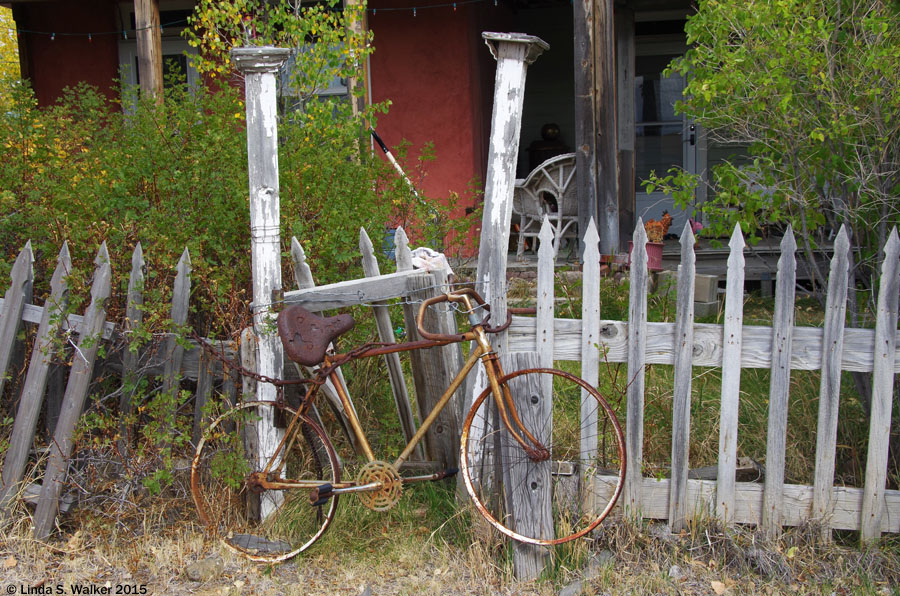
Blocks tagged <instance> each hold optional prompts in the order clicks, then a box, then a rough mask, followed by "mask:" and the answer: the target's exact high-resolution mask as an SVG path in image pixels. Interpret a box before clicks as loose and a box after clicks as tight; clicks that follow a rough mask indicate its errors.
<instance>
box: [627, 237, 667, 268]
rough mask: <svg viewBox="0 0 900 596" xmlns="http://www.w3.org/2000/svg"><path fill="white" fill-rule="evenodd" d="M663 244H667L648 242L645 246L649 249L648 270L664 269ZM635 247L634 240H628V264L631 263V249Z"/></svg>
mask: <svg viewBox="0 0 900 596" xmlns="http://www.w3.org/2000/svg"><path fill="white" fill-rule="evenodd" d="M663 246H665V245H664V244H663V243H662V242H647V244H645V245H644V247H645V248H646V249H647V270H648V271H662V268H663V266H662V253H663ZM632 248H633V245H632V242H631V241H629V242H628V265H629V266H630V265H631V249H632Z"/></svg>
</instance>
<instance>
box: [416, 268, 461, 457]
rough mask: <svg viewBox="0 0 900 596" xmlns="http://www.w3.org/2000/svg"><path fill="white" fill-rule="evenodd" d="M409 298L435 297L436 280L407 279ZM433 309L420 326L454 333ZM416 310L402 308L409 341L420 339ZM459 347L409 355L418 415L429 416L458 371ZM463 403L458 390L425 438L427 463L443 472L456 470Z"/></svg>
mask: <svg viewBox="0 0 900 596" xmlns="http://www.w3.org/2000/svg"><path fill="white" fill-rule="evenodd" d="M408 283H409V290H410V291H409V296H410V300H412V301H414V302H418V301H422V300H427V299H428V298H432V297H433V296H437V295H438V293H439V292H438V291H437V288H435V278H434V276H432V275H429V274H427V273H422V274H420V275H417V276H415V277H410V278H409V280H408ZM437 308H440V306H438V307H436V308H430V309H428V310H427V311H426V312H425V316H424V318H423V321H422V324H423V326H424V328H425V329H426V330H429V331H431V332H433V333H439V334H442V335H451V334H454V333H456V325H453V326H452V327H450V325H448V321H447V318H446V317H444V316H443V315H442V313H441V312H439V311H438V310H437ZM418 310H419V309H418V306H417V305H414V304H407V305H405V306H404V307H403V314H404V317H405V324H406V335H407V339H408V340H410V341H417V340H419V339H421V338H420V337H419V334H418V332H417V331H416V319H415V317H416V315H417V314H418ZM458 349H459V344H455V345H447V346H440V347H435V348H428V349H424V350H414V351H412V352H410V355H409V356H410V367H411V369H412V377H413V382H414V385H415V388H416V402H417V403H418V405H419V411H420V412H426V413H427V412H431V410H432V409H433V408H434V406H435V404H437V403H438V401H439V400H440V398H441V396H442V395H443V393H444V391H445V390H446V389H447V388H448V387H449V386H450V382H451V381H452V380H453V378H454V377H455V376H456V372H457V371H458V370H459V361H458V360H457V357H456V354H457V350H458ZM462 399H463V390H462V389H457V391H456V396H455V397H454V398H453V401H451V403H450V404H449V405H448V406H447V407H445V408H444V410H443V411H442V412H441V413H440V414H439V415H438V417H437V418H436V419H435V421H434V423H433V424H432V425H431V428H430V429H429V430H428V432H427V433H426V434H425V441H424V442H425V452H426V453H427V455H428V459H429V460H430V461H434V462H439V463H440V465H441V466H443V467H444V468H448V467H449V468H452V467H456V463H457V460H458V457H459V433H460V429H461V427H462V422H461V420H460V415H459V414H460V413H459V409H458V404H459V403H460V402H461V401H462Z"/></svg>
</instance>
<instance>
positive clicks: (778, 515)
mask: <svg viewBox="0 0 900 596" xmlns="http://www.w3.org/2000/svg"><path fill="white" fill-rule="evenodd" d="M796 250H797V243H796V241H795V240H794V230H793V229H792V228H791V226H790V225H789V226H788V228H787V230H786V231H785V234H784V237H783V238H782V239H781V257H780V258H779V259H778V276H777V278H776V288H775V313H774V315H773V318H772V367H771V369H770V373H769V424H768V431H767V433H766V478H765V490H764V492H763V510H762V529H763V531H764V532H765V533H766V534H767V536H768V537H769V538H776V537H777V536H778V534H780V533H781V525H782V524H781V520H782V517H783V509H784V463H785V460H784V451H785V445H786V443H787V419H788V402H789V398H790V388H791V344H792V342H793V331H794V288H795V285H796V283H797V259H796V258H795V256H794V255H795V252H796Z"/></svg>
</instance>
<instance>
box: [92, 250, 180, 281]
mask: <svg viewBox="0 0 900 596" xmlns="http://www.w3.org/2000/svg"><path fill="white" fill-rule="evenodd" d="M104 244H105V243H104ZM177 271H178V272H179V273H181V272H184V273H185V274H188V273H190V272H191V253H190V251H189V250H188V248H187V247H186V246H185V247H184V252H182V253H181V258H180V259H178V267H177Z"/></svg>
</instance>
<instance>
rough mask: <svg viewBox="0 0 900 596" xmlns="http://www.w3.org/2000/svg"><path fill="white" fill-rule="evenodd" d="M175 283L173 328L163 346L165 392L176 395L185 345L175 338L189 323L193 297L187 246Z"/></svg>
mask: <svg viewBox="0 0 900 596" xmlns="http://www.w3.org/2000/svg"><path fill="white" fill-rule="evenodd" d="M175 271H176V274H175V283H174V285H173V286H172V310H171V313H170V315H169V316H170V318H171V319H172V329H171V331H170V333H169V336H168V337H167V338H166V341H165V344H164V347H163V357H164V361H163V362H164V363H165V364H164V369H163V389H162V391H163V394H164V395H174V394H175V393H176V392H177V390H178V384H179V379H180V377H181V361H182V359H183V358H184V347H183V346H181V345H180V344H179V342H178V341H176V339H175V334H176V333H177V329H178V327H181V326H182V325H184V324H185V323H187V315H188V301H189V300H190V297H191V254H190V253H189V252H188V249H187V248H185V249H184V252H183V253H181V258H180V259H179V260H178V266H177V267H176V269H175Z"/></svg>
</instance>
